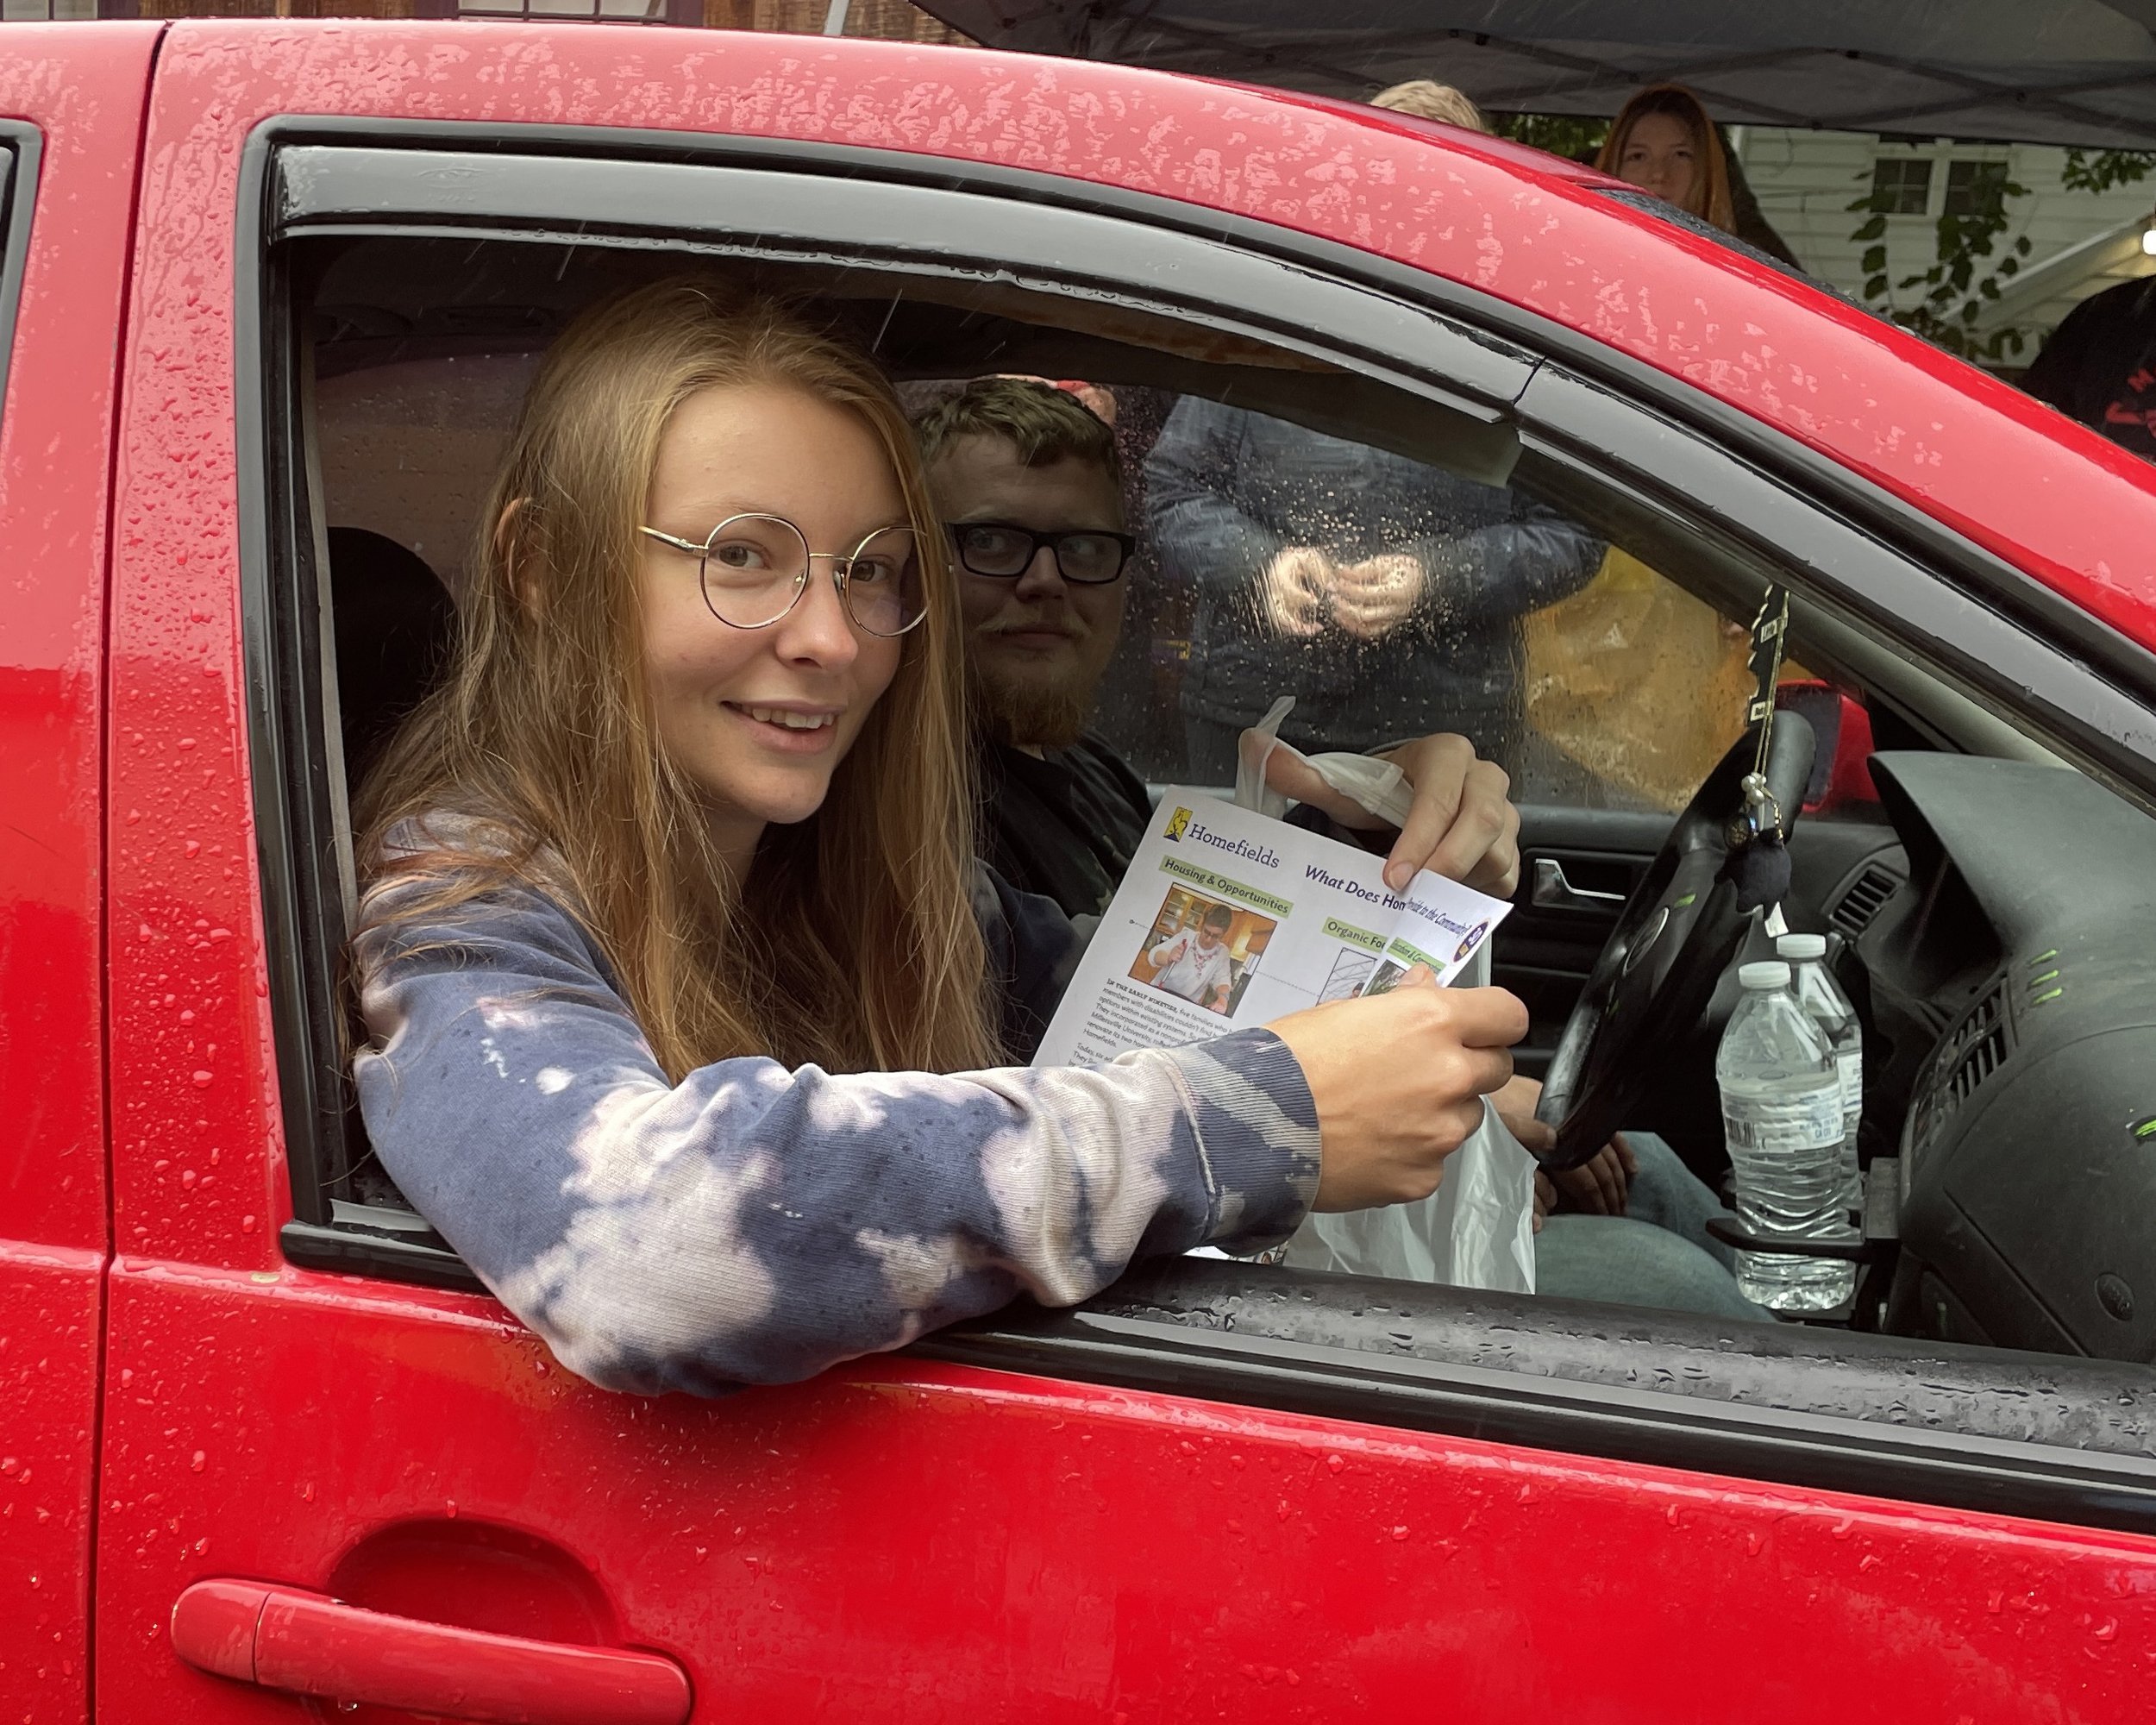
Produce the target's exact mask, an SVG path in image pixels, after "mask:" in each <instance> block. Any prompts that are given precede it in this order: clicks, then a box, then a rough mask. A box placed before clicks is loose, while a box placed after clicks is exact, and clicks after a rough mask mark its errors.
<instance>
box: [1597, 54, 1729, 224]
mask: <svg viewBox="0 0 2156 1725" xmlns="http://www.w3.org/2000/svg"><path fill="white" fill-rule="evenodd" d="M1650 114H1667V115H1668V116H1670V118H1671V119H1673V120H1681V121H1683V123H1684V127H1685V129H1686V130H1687V131H1689V132H1690V133H1691V135H1692V196H1691V198H1689V200H1687V202H1686V204H1685V206H1684V207H1685V208H1686V209H1688V210H1690V211H1691V213H1692V214H1693V215H1695V216H1699V217H1700V218H1701V219H1702V220H1703V221H1707V222H1711V223H1714V226H1716V227H1717V228H1720V229H1721V230H1722V231H1723V232H1724V233H1725V234H1733V233H1735V232H1736V231H1737V204H1736V200H1735V198H1733V197H1732V196H1731V193H1730V186H1729V160H1728V158H1727V156H1725V155H1724V154H1722V140H1721V134H1720V132H1718V131H1716V130H1715V129H1714V116H1713V115H1711V114H1709V113H1708V111H1707V104H1706V103H1703V102H1702V101H1701V100H1700V99H1699V97H1697V96H1695V95H1694V94H1693V93H1692V92H1691V91H1689V90H1687V89H1686V88H1685V87H1684V86H1683V85H1681V84H1651V85H1648V86H1647V87H1646V88H1645V90H1642V91H1639V92H1638V93H1637V94H1635V95H1634V96H1633V97H1632V99H1631V100H1630V101H1628V102H1626V103H1625V105H1624V106H1623V107H1622V108H1620V109H1619V110H1617V117H1616V118H1615V119H1614V120H1613V121H1612V122H1610V126H1609V136H1608V138H1606V139H1605V140H1603V142H1602V147H1601V151H1600V152H1599V153H1598V154H1596V155H1595V166H1596V167H1598V168H1600V169H1601V171H1602V172H1603V173H1607V174H1616V175H1617V177H1618V178H1619V179H1622V178H1623V176H1622V175H1621V174H1618V173H1617V170H1618V167H1619V166H1620V164H1621V163H1622V162H1623V161H1624V159H1625V145H1626V143H1627V142H1628V141H1630V140H1631V137H1632V129H1633V127H1634V126H1636V125H1638V124H1639V122H1640V121H1641V120H1642V119H1644V118H1645V117H1646V116H1648V115H1650Z"/></svg>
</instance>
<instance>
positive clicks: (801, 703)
mask: <svg viewBox="0 0 2156 1725" xmlns="http://www.w3.org/2000/svg"><path fill="white" fill-rule="evenodd" d="M744 513H758V514H767V515H776V516H781V517H785V518H786V519H787V520H788V521H790V522H792V523H793V524H794V525H795V526H796V527H798V528H799V529H800V530H801V534H802V536H803V537H804V538H805V539H806V540H807V541H808V545H809V549H810V550H812V551H813V552H819V553H824V554H827V555H824V556H818V558H817V559H816V560H815V561H813V562H812V564H811V565H810V568H811V570H812V574H811V576H810V580H809V583H808V589H807V591H806V592H805V593H802V595H801V597H800V599H799V602H798V603H797V604H796V605H794V606H793V609H792V610H791V611H789V612H787V614H786V615H785V616H784V617H782V618H780V619H779V621H778V622H776V623H774V624H770V625H769V626H768V627H767V628H762V629H736V628H734V627H732V626H731V625H730V624H725V623H722V622H720V621H719V619H718V618H717V617H715V616H713V615H712V613H711V610H710V608H709V607H708V606H707V605H705V602H704V594H703V590H702V588H701V586H699V582H698V580H697V559H696V558H695V556H694V555H691V554H689V553H686V552H684V551H680V550H678V549H674V548H673V547H671V546H667V545H664V544H661V543H659V542H658V541H656V540H655V539H651V538H649V537H645V538H643V539H642V546H643V550H642V559H641V569H640V584H641V589H642V610H643V644H644V674H645V677H646V680H647V681H648V682H649V688H650V695H651V702H652V709H653V717H654V719H655V724H656V725H657V729H658V733H659V740H660V743H661V747H663V748H664V749H665V750H666V751H667V757H668V758H669V759H670V760H671V761H672V762H674V765H675V766H676V767H677V768H679V769H680V771H681V772H682V773H683V774H685V775H686V776H687V778H688V779H689V781H690V782H691V783H692V784H693V785H694V786H695V787H696V789H697V791H698V793H699V795H700V797H701V799H702V801H703V804H704V807H705V817H706V819H708V820H709V822H710V824H711V837H712V839H713V840H714V842H715V843H716V844H717V845H718V849H719V851H720V854H721V855H723V856H725V857H727V859H728V860H729V861H730V862H732V863H733V864H734V865H735V867H736V870H737V871H743V872H745V871H746V869H747V866H748V863H749V857H750V856H752V855H753V853H754V851H755V844H756V839H757V837H759V836H760V835H761V832H762V831H763V829H764V827H765V826H766V825H769V824H771V823H773V822H777V823H780V824H781V825H785V824H788V823H791V822H793V821H799V820H805V819H807V818H808V817H809V816H810V815H812V814H813V813H815V812H816V811H817V810H818V808H819V807H821V806H822V805H823V801H824V796H825V795H826V794H827V793H828V792H829V791H830V780H831V774H832V773H833V772H834V771H835V770H836V769H837V766H838V763H839V762H841V761H843V760H844V759H845V758H846V753H847V751H848V750H849V749H851V748H852V747H853V745H854V742H855V740H856V738H857V737H859V736H860V735H861V728H862V724H864V723H866V721H867V719H868V713H869V712H870V710H871V709H872V708H873V707H874V706H875V704H876V701H877V700H878V699H879V698H880V697H881V695H882V694H883V692H884V691H885V690H886V689H887V688H888V687H890V685H891V679H892V678H893V676H894V675H895V674H897V672H898V668H899V653H900V651H901V649H902V646H903V643H901V642H900V641H898V640H895V639H891V638H887V637H881V636H875V635H870V634H868V633H867V632H866V631H865V630H861V629H859V628H857V627H856V625H855V624H854V623H853V622H852V620H851V619H850V618H848V616H847V615H846V612H845V608H844V606H843V605H841V604H840V602H839V597H838V592H837V586H836V585H835V583H834V582H833V581H832V580H831V564H830V561H829V560H828V559H829V556H831V555H836V556H841V557H843V556H844V555H847V554H848V553H849V552H850V551H852V550H853V549H855V547H856V546H857V545H859V544H860V543H861V542H862V540H863V539H864V538H866V537H867V536H868V535H869V534H870V533H872V532H874V530H876V529H878V528H880V527H889V526H893V525H903V524H905V523H906V518H907V517H906V500H905V498H904V497H903V496H902V495H901V493H900V492H899V484H898V480H897V478H896V476H895V475H894V474H893V472H892V470H891V463H890V461H889V458H888V457H887V455H885V453H884V449H883V445H882V444H881V442H880V441H879V440H878V439H877V436H876V434H875V433H874V430H871V429H870V428H869V426H868V423H867V422H866V421H864V420H862V419H861V418H859V417H856V416H855V415H854V414H852V413H849V412H848V411H846V410H845V409H843V408H841V407H837V406H833V405H831V404H830V403H829V402H826V401H824V400H821V399H819V398H818V397H816V396H813V395H811V394H809V393H808V392H805V391H804V390H801V389H798V388H795V387H793V386H789V385H785V384H738V385H715V386H711V387H709V388H706V389H702V390H699V391H698V392H696V393H695V394H694V395H692V396H691V397H689V398H688V399H687V400H686V401H684V402H683V403H682V404H681V405H680V407H679V408H678V409H676V410H675V411H674V417H672V418H671V419H670V420H668V421H667V428H666V431H665V433H664V435H663V436H661V439H660V442H659V459H658V462H657V465H656V466H655V467H654V468H653V470H652V475H651V489H650V493H649V498H648V499H647V502H646V505H645V511H644V523H645V524H646V525H647V526H650V527H655V528H657V529H658V530H660V531H661V532H663V533H670V534H673V535H675V536H678V537H680V538H683V539H689V540H694V541H696V542H697V543H702V542H703V540H704V539H705V536H706V535H707V534H709V533H710V532H711V529H712V528H714V527H716V526H717V525H718V524H719V523H720V522H721V521H724V519H726V518H727V517H729V516H734V515H741V514H744Z"/></svg>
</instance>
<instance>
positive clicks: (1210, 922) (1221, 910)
mask: <svg viewBox="0 0 2156 1725" xmlns="http://www.w3.org/2000/svg"><path fill="white" fill-rule="evenodd" d="M1234 926H1235V913H1234V912H1233V911H1232V910H1230V909H1229V908H1228V907H1227V906H1225V905H1215V906H1213V908H1212V909H1211V910H1209V911H1207V912H1206V927H1207V928H1233V927H1234Z"/></svg>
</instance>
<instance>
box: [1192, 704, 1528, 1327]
mask: <svg viewBox="0 0 2156 1725" xmlns="http://www.w3.org/2000/svg"><path fill="white" fill-rule="evenodd" d="M1293 706H1294V696H1292V695H1283V696H1282V697H1281V699H1278V700H1276V701H1275V702H1274V703H1273V706H1272V708H1271V710H1270V711H1269V712H1267V713H1266V715H1265V717H1264V718H1263V719H1262V720H1260V721H1259V722H1258V724H1257V725H1255V726H1253V727H1252V728H1251V729H1250V731H1245V732H1244V734H1243V747H1242V750H1241V751H1240V753H1239V755H1238V768H1237V772H1236V782H1235V800H1236V801H1237V803H1238V804H1239V805H1240V806H1243V807H1244V808H1249V809H1257V811H1259V812H1261V813H1264V814H1269V815H1273V816H1275V817H1277V816H1278V815H1280V814H1281V813H1282V812H1283V811H1284V810H1285V809H1286V807H1287V800H1286V799H1285V798H1284V797H1282V796H1280V795H1279V794H1278V793H1275V792H1272V791H1269V790H1267V789H1266V788H1265V781H1264V774H1265V761H1266V757H1267V756H1269V755H1270V754H1271V752H1272V751H1273V750H1275V749H1287V748H1289V746H1290V745H1288V743H1282V742H1281V741H1280V740H1279V737H1278V735H1277V733H1278V731H1279V729H1280V722H1281V720H1282V718H1285V717H1286V716H1287V714H1288V710H1289V709H1290V708H1292V707H1293ZM1301 758H1303V759H1305V760H1307V761H1308V762H1309V763H1310V765H1311V766H1312V767H1313V768H1315V769H1316V770H1317V772H1318V774H1319V776H1320V777H1322V778H1323V779H1324V780H1325V781H1326V783H1327V784H1329V785H1331V786H1332V787H1333V788H1334V789H1335V790H1338V791H1339V792H1341V793H1344V794H1345V795H1347V796H1350V797H1352V798H1354V799H1355V800H1356V801H1357V802H1358V803H1360V804H1361V805H1362V806H1363V807H1364V808H1366V809H1368V810H1369V811H1370V812H1371V813H1372V814H1375V815H1376V816H1378V817H1379V818H1380V819H1384V820H1387V821H1389V822H1391V823H1392V825H1395V826H1398V825H1401V823H1402V822H1404V821H1405V820H1406V819H1407V809H1408V805H1409V802H1410V800H1411V795H1412V793H1411V791H1410V790H1409V788H1408V787H1407V782H1406V780H1405V778H1404V777H1403V775H1401V770H1400V768H1397V767H1395V766H1394V765H1393V764H1392V763H1391V762H1388V761H1379V760H1376V759H1375V758H1373V757H1372V756H1367V755H1316V756H1302V757H1301ZM1488 983H1489V946H1488V944H1484V946H1483V947H1482V950H1480V951H1479V952H1477V953H1476V955H1475V957H1474V958H1473V959H1472V960H1470V962H1469V964H1468V967H1467V969H1465V970H1463V971H1462V972H1461V973H1460V975H1459V976H1458V977H1457V980H1456V982H1455V986H1456V987H1460V988H1482V987H1485V986H1487V984H1488ZM1534 1169H1535V1164H1534V1158H1533V1157H1531V1156H1530V1155H1528V1154H1527V1152H1526V1151H1525V1150H1524V1149H1522V1148H1521V1147H1520V1140H1519V1139H1518V1138H1514V1136H1513V1135H1512V1133H1511V1132H1508V1131H1507V1130H1506V1128H1505V1124H1504V1122H1503V1121H1501V1120H1499V1119H1498V1118H1497V1111H1496V1110H1495V1108H1493V1107H1490V1106H1489V1103H1488V1102H1487V1101H1486V1102H1484V1103H1483V1105H1482V1125H1481V1126H1479V1127H1477V1128H1476V1130H1475V1132H1472V1133H1471V1134H1470V1135H1469V1138H1468V1139H1467V1141H1466V1143H1464V1144H1463V1145H1461V1146H1460V1147H1459V1149H1457V1151H1454V1152H1453V1153H1452V1154H1451V1156H1449V1157H1446V1158H1445V1178H1444V1179H1443V1180H1442V1181H1441V1182H1439V1183H1438V1189H1437V1190H1436V1191H1435V1192H1433V1193H1432V1194H1431V1195H1430V1196H1428V1197H1427V1198H1425V1199H1422V1200H1421V1201H1419V1202H1416V1203H1412V1204H1392V1205H1388V1206H1386V1207H1385V1208H1382V1209H1376V1210H1349V1211H1344V1212H1341V1213H1339V1214H1331V1215H1319V1214H1311V1215H1310V1216H1307V1217H1306V1218H1305V1219H1304V1220H1303V1224H1302V1226H1300V1228H1298V1229H1296V1230H1295V1232H1294V1235H1293V1236H1292V1237H1290V1239H1288V1245H1287V1246H1286V1248H1285V1251H1284V1252H1283V1254H1282V1260H1281V1261H1282V1262H1283V1263H1286V1264H1292V1265H1294V1267H1295V1268H1296V1269H1299V1270H1339V1271H1342V1272H1344V1273H1345V1274H1348V1275H1351V1276H1384V1277H1393V1278H1395V1279H1396V1280H1399V1281H1403V1282H1435V1283H1444V1284H1445V1285H1446V1286H1448V1287H1452V1288H1482V1289H1489V1290H1491V1291H1492V1292H1495V1293H1502V1294H1532V1293H1533V1292H1534V1291H1535V1245H1534Z"/></svg>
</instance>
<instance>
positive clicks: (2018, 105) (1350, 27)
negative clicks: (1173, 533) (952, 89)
mask: <svg viewBox="0 0 2156 1725" xmlns="http://www.w3.org/2000/svg"><path fill="white" fill-rule="evenodd" d="M920 3H921V4H922V5H923V6H924V9H926V10H928V11H930V12H931V13H933V14H934V15H935V16H937V17H938V18H941V19H942V20H943V22H946V23H948V24H950V25H952V26H954V27H955V28H957V29H960V30H962V31H964V32H965V33H966V34H968V35H970V36H972V37H974V38H975V40H976V41H981V42H985V43H987V44H988V45H989V46H991V47H1008V48H1018V49H1023V50H1027V51H1030V52H1032V53H1056V54H1068V55H1072V56H1075V57H1077V58H1080V59H1086V60H1112V61H1114V62H1116V63H1118V64H1119V65H1125V66H1156V67H1160V68H1163V69H1165V70H1171V71H1177V72H1195V73H1200V74H1202V75H1205V76H1207V77H1213V78H1236V79H1240V80H1242V81H1244V82H1247V83H1251V84H1266V85H1279V86H1282V87H1285V88H1288V89H1293V90H1301V91H1310V92H1311V93H1313V94H1316V95H1323V96H1336V97H1351V98H1355V97H1367V96H1369V94H1371V93H1372V92H1373V91H1376V90H1377V89H1379V88H1381V87H1382V86H1383V85H1388V84H1393V83H1397V82H1399V81H1401V80H1402V79H1406V78H1438V79H1441V80H1442V81H1444V82H1445V83H1447V84H1452V85H1457V86H1458V87H1459V88H1460V89H1462V90H1463V91H1466V92H1467V93H1468V94H1469V95H1470V96H1471V97H1474V98H1475V99H1476V101H1477V102H1478V103H1481V104H1482V106H1483V107H1484V108H1486V109H1491V110H1497V111H1500V112H1505V111H1526V112H1532V113H1545V114H1578V115H1590V116H1608V115H1610V114H1614V112H1615V111H1616V110H1617V108H1618V106H1619V105H1620V103H1622V102H1623V101H1624V99H1625V97H1626V96H1627V95H1629V94H1630V93H1631V92H1632V91H1634V90H1636V89H1638V88H1639V86H1640V85H1643V84H1651V83H1659V82H1662V81H1664V80H1665V79H1672V80H1675V81H1677V82H1680V83H1683V84H1687V85H1690V86H1691V87H1692V88H1693V89H1695V90H1696V91H1699V92H1700V94H1701V95H1702V97H1704V98H1705V99H1706V101H1707V103H1708V106H1709V107H1710V108H1711V109H1712V110H1714V114H1715V116H1717V117H1718V118H1720V119H1721V120H1723V121H1725V122H1732V123H1749V124H1754V125H1763V126H1816V127H1827V128H1833V129H1841V130H1848V131H1858V132H1882V133H1886V134H1889V135H1902V136H1914V137H1956V138H1972V139H1976V138H1980V139H1996V140H2000V141H2021V142H2030V143H2052V144H2082V145H2089V146H2094V147H2103V148H2126V149H2149V148H2156V0H1330V3H1326V4H1323V5H1317V4H1313V3H1312V0H920Z"/></svg>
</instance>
